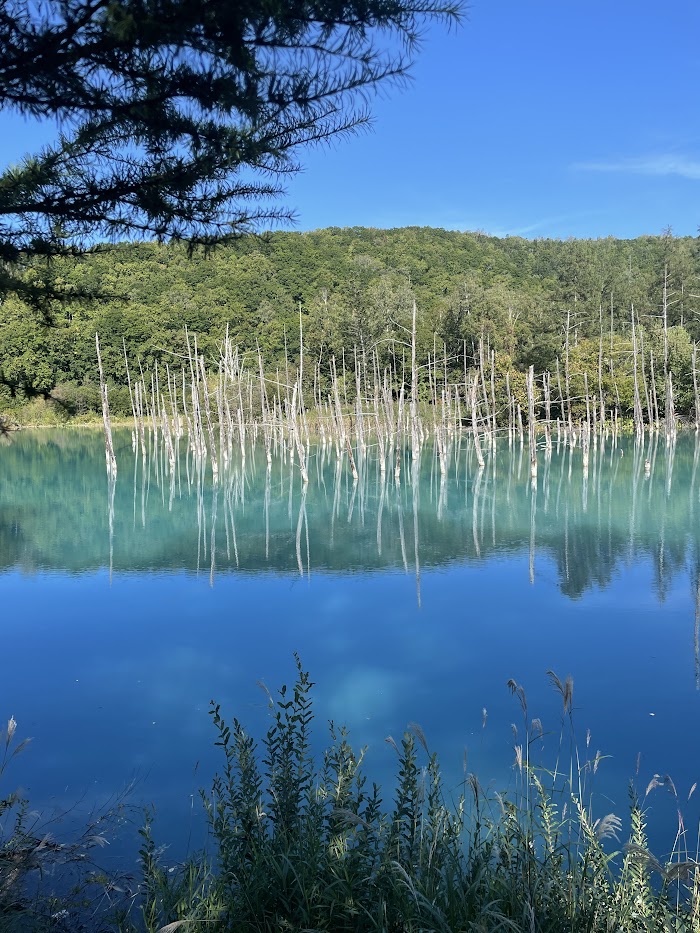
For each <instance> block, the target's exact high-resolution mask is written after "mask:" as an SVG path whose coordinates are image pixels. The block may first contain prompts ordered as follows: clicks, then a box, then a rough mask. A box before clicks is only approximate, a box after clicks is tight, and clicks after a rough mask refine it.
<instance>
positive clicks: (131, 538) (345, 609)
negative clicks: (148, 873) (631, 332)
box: [0, 430, 700, 852]
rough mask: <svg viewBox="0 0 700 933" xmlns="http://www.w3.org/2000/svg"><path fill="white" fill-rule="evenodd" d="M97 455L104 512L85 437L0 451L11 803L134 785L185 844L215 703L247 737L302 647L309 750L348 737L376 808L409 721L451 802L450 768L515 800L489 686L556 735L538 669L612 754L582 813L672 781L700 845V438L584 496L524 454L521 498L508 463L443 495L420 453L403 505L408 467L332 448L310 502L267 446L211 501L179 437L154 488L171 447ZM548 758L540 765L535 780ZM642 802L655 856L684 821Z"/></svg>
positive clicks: (585, 490) (0, 640) (559, 455)
mask: <svg viewBox="0 0 700 933" xmlns="http://www.w3.org/2000/svg"><path fill="white" fill-rule="evenodd" d="M116 443H117V456H118V462H119V476H118V480H117V483H116V488H115V489H114V490H113V499H112V498H111V496H110V490H109V488H108V483H107V479H106V475H105V461H104V446H103V441H102V437H101V435H100V434H99V433H98V432H95V431H87V430H86V431H78V430H73V431H70V432H57V431H51V432H49V431H44V432H39V431H36V432H32V431H25V432H21V433H19V434H17V435H14V436H13V437H12V438H11V439H10V440H9V441H7V440H6V441H5V442H3V443H2V445H1V446H0V593H1V603H0V605H1V606H2V621H1V623H0V644H2V655H1V657H2V662H1V663H2V677H1V678H0V718H1V719H5V718H9V716H10V715H14V717H15V718H16V720H17V722H18V734H19V735H21V736H26V735H31V736H33V742H32V745H31V746H30V748H29V749H27V750H26V751H25V752H24V753H23V755H22V756H20V757H19V758H18V759H17V760H16V761H15V762H13V765H12V768H11V770H10V771H8V773H7V775H6V778H5V781H6V783H8V784H9V783H13V784H21V785H22V786H23V787H24V789H25V791H26V792H27V794H28V796H29V797H30V799H31V801H32V804H33V805H34V806H35V807H37V808H38V809H42V810H46V811H48V812H52V811H55V810H63V809H70V808H72V810H73V812H74V814H76V815H78V816H80V815H81V814H83V813H84V812H87V811H89V810H90V809H91V808H93V807H95V806H102V805H104V804H105V802H106V801H108V800H110V799H111V798H112V797H113V795H114V794H115V793H116V792H119V790H120V789H121V788H123V787H124V785H126V784H127V783H128V782H129V781H130V780H131V779H132V778H136V786H135V788H134V789H133V791H131V795H130V800H131V802H133V803H136V804H141V803H146V802H153V803H154V805H155V807H156V811H157V814H158V822H157V834H158V836H159V837H160V838H161V839H163V840H164V841H170V842H172V844H173V851H176V852H181V851H183V850H184V847H185V846H186V845H187V844H190V845H192V844H197V843H198V842H199V841H201V839H202V838H203V834H204V830H203V821H202V817H201V806H200V804H199V802H198V796H197V792H198V789H199V788H200V787H202V786H206V785H207V784H208V783H209V781H210V778H211V774H212V773H213V770H214V769H215V767H216V766H217V764H218V758H217V753H216V750H215V749H214V747H213V739H214V735H213V730H212V727H211V723H210V721H209V716H208V715H207V710H208V707H209V702H210V700H211V699H212V698H215V699H216V700H217V701H218V702H219V703H221V705H222V708H223V710H224V711H226V712H228V713H230V714H231V715H236V716H238V718H240V719H241V720H242V721H243V722H244V724H246V725H247V727H248V728H249V730H250V731H251V732H254V733H256V734H257V735H262V734H263V730H264V728H265V725H266V722H267V719H266V717H267V709H266V703H267V700H266V696H265V694H264V693H263V691H261V690H260V689H259V687H258V686H256V682H257V681H258V680H262V681H264V682H265V683H266V684H267V685H268V687H270V688H271V689H272V690H274V689H275V688H276V687H278V686H279V685H281V684H282V683H284V682H287V683H289V682H290V681H291V680H292V679H293V677H294V661H293V653H294V652H295V651H296V652H298V653H299V655H300V657H301V660H302V663H303V665H304V667H305V668H306V669H307V670H309V671H310V672H311V674H312V678H313V679H314V680H315V682H316V688H315V691H314V693H315V702H316V724H317V728H316V739H315V741H316V743H317V747H318V748H319V750H320V749H321V748H322V747H323V746H324V742H325V739H326V727H325V722H326V721H327V720H328V719H334V720H335V721H337V722H345V723H347V725H348V726H349V728H350V734H351V739H352V740H353V742H354V743H355V744H356V745H358V746H360V745H365V744H366V745H368V746H369V748H368V754H367V758H366V762H367V771H368V774H369V776H370V778H371V779H375V780H379V781H383V782H384V783H385V784H386V785H387V787H388V788H389V787H390V783H391V776H392V773H393V769H394V764H395V753H394V752H393V751H392V749H391V748H390V747H389V746H388V745H387V744H386V743H385V741H384V739H385V737H386V736H387V735H389V734H392V735H394V736H397V737H398V736H399V735H400V734H401V733H402V731H403V729H404V728H405V726H406V724H407V723H408V722H409V721H415V722H418V723H420V725H421V726H422V728H423V730H424V732H425V733H426V735H427V737H428V740H429V742H430V744H431V746H433V748H435V749H436V750H437V751H438V753H439V755H440V758H441V762H442V764H443V769H444V772H445V775H446V780H447V783H448V786H450V787H455V789H457V788H458V785H459V782H460V780H461V778H462V774H463V767H464V757H465V750H466V761H467V769H468V770H469V771H475V772H476V773H477V774H478V775H479V778H480V780H481V782H482V783H483V784H484V785H490V786H491V787H492V788H494V789H498V790H501V789H504V788H507V787H508V786H509V785H511V784H512V782H513V759H514V755H513V744H514V737H513V732H512V730H511V723H512V722H516V723H517V722H520V721H521V714H520V708H519V705H518V703H517V701H516V700H515V699H514V698H513V697H512V696H510V693H509V691H508V690H507V688H506V681H507V680H508V679H509V678H514V679H515V680H516V681H517V682H518V683H520V684H522V685H523V686H524V687H525V690H526V693H527V699H528V706H529V710H530V712H531V715H533V716H538V717H539V718H540V719H541V720H542V722H543V726H544V730H545V732H546V733H550V732H551V733H554V734H556V735H558V732H559V725H560V714H561V702H560V699H559V697H558V696H557V695H556V693H555V691H553V689H552V687H551V684H550V682H549V679H548V677H547V675H546V671H547V670H549V669H552V670H554V671H556V672H557V673H558V674H559V675H560V676H561V677H562V679H563V677H565V676H566V675H567V674H571V675H572V676H573V678H574V685H575V690H574V707H575V710H574V720H575V724H576V727H577V734H578V736H579V744H580V751H581V757H582V759H585V758H586V756H589V757H592V756H593V755H594V754H595V752H596V750H598V749H600V750H601V751H602V752H603V754H605V755H609V756H610V757H609V758H607V759H606V760H605V761H604V762H603V763H602V764H601V766H600V768H599V770H598V774H597V775H596V777H595V782H596V783H595V792H596V801H595V806H596V807H598V808H599V810H598V815H603V814H604V813H607V812H609V811H611V810H615V811H616V812H618V813H619V814H620V815H621V816H622V817H623V818H624V816H625V812H626V806H627V788H628V782H629V780H630V779H632V778H636V781H637V784H638V786H639V787H640V788H641V789H642V791H643V790H644V788H645V787H646V785H647V783H648V782H649V780H650V778H651V777H652V776H653V774H655V773H658V774H661V775H664V774H667V773H668V774H670V775H671V776H672V778H673V780H674V782H675V785H676V787H677V789H678V794H679V796H680V797H681V799H682V800H683V806H684V812H685V815H686V825H688V826H689V827H696V826H697V823H698V806H697V797H696V796H693V797H692V798H691V800H690V801H689V802H686V797H687V795H688V792H689V790H690V788H691V786H692V785H693V783H694V782H695V781H696V780H698V779H699V778H700V748H699V747H698V742H697V736H698V725H699V724H700V692H698V683H699V678H700V673H699V668H698V650H699V649H698V639H699V632H698V626H699V623H700V617H699V615H698V612H699V595H698V594H699V589H698V587H699V581H700V547H699V540H698V536H699V531H698V529H699V523H698V518H699V511H700V501H699V493H700V480H699V479H698V478H697V476H696V474H697V472H698V460H699V457H698V447H697V445H696V440H695V436H687V437H686V436H681V437H680V438H679V439H678V441H677V443H676V445H675V448H672V449H669V450H667V448H666V446H665V445H664V443H663V440H661V441H660V442H658V443H657V444H654V443H651V444H650V443H649V442H648V441H647V443H646V444H645V445H644V446H637V447H635V444H634V442H633V441H632V440H627V439H624V440H620V441H619V442H618V443H617V444H613V443H612V442H611V441H610V440H608V442H607V443H606V444H605V445H599V446H598V448H597V450H595V451H592V454H591V463H590V467H589V472H588V477H587V478H586V477H584V473H583V468H582V462H581V452H580V450H574V451H573V452H572V451H570V450H568V449H564V448H561V449H559V450H557V449H556V448H555V450H554V451H553V452H552V454H551V457H547V456H546V455H545V452H544V451H541V452H540V461H539V472H538V481H537V489H536V491H535V492H534V493H533V490H532V488H531V484H530V475H529V462H528V453H527V449H526V450H525V451H521V449H520V447H519V446H518V445H517V444H516V445H515V446H514V447H513V448H512V449H510V448H509V447H508V444H507V442H506V441H500V442H499V444H498V447H497V450H496V453H495V455H494V454H493V453H492V454H491V455H490V457H489V459H488V460H487V464H486V468H485V469H484V470H483V471H482V472H481V473H480V472H479V471H478V469H477V466H476V462H475V459H474V455H473V450H472V448H471V446H470V444H469V443H468V442H467V440H466V439H465V440H464V441H463V442H462V444H461V446H460V445H456V446H455V447H454V448H453V450H452V452H451V459H450V470H449V475H448V476H447V477H446V479H445V481H444V483H442V482H441V477H440V472H439V468H438V463H437V459H436V457H435V456H434V453H433V451H432V449H430V448H426V449H425V450H424V453H423V455H422V457H421V462H420V474H419V476H417V477H416V482H415V483H412V482H411V479H412V477H411V466H410V454H409V453H408V452H407V453H406V455H405V457H404V461H403V465H404V469H403V471H402V474H401V483H400V485H399V486H397V485H396V482H395V479H394V474H393V465H392V469H391V470H389V471H388V472H387V474H386V478H385V480H384V481H383V480H382V477H381V473H380V471H379V468H378V464H377V463H376V460H375V459H374V457H373V455H372V454H371V452H370V454H368V456H367V459H366V461H365V462H364V463H361V477H360V482H359V483H358V484H357V485H354V484H353V482H352V477H351V475H350V474H349V471H348V469H347V466H346V465H343V466H342V468H341V469H340V470H338V468H337V464H336V457H335V451H331V450H326V451H323V450H322V449H316V450H314V449H312V451H311V457H310V461H309V473H310V481H309V486H308V490H307V492H306V495H305V496H304V495H303V492H302V485H301V482H300V478H299V475H298V470H297V469H296V468H295V467H294V466H293V464H292V463H291V462H290V459H289V458H286V459H284V458H282V457H278V458H276V459H275V461H274V462H273V465H272V469H271V471H270V474H269V476H268V475H267V471H266V461H265V456H264V451H263V450H256V449H252V450H249V451H248V455H247V457H246V460H245V463H241V462H236V463H234V464H233V465H232V466H231V467H230V468H229V470H228V471H227V472H226V473H225V475H224V476H223V479H222V481H221V482H220V483H219V484H218V486H217V487H213V486H212V483H211V477H210V474H209V472H208V471H207V472H206V474H205V475H204V476H203V477H202V476H199V475H198V472H197V469H196V465H195V464H194V462H193V461H192V460H191V458H189V457H188V454H187V450H186V447H185V444H184V441H183V442H181V450H180V457H179V461H178V465H177V470H176V472H175V474H174V476H173V477H172V480H171V477H170V476H169V475H168V473H167V470H166V469H164V467H165V462H164V458H163V453H162V451H160V452H156V451H152V452H151V455H150V457H149V459H148V460H147V462H146V464H145V465H144V464H143V463H142V462H141V460H140V459H136V460H135V455H134V453H133V452H132V449H131V438H130V435H129V434H128V432H124V433H121V434H117V436H116ZM646 459H648V460H649V461H650V465H651V469H650V471H649V475H646V473H645V468H644V461H645V460H646ZM110 505H111V509H110ZM110 512H111V515H110ZM484 710H486V716H484ZM587 730H590V745H589V748H588V749H586V736H587ZM553 743H554V740H553V739H551V738H548V737H547V736H545V740H544V743H538V747H537V749H533V754H535V753H536V754H537V755H538V756H539V758H540V759H541V760H542V762H543V763H547V761H548V756H550V750H551V748H552V747H553ZM540 745H543V746H544V747H543V748H542V749H540ZM640 753H641V758H639V760H638V756H639V754H640ZM551 757H553V756H551ZM549 763H550V764H551V763H553V762H552V761H551V759H549ZM637 768H638V774H637V773H636V772H637ZM698 796H700V795H698ZM649 805H650V810H651V812H650V821H651V825H652V833H653V840H654V842H655V845H656V848H657V850H658V851H660V852H663V851H664V849H665V848H666V849H670V847H671V846H672V844H673V837H674V834H675V829H676V818H675V803H674V801H673V799H672V798H671V795H670V794H668V793H666V792H665V791H656V792H655V795H652V797H650V799H649ZM693 832H695V830H694V829H693ZM691 841H692V842H693V845H694V840H691ZM114 851H115V852H116V851H119V848H118V847H117V848H116V849H115V850H114Z"/></svg>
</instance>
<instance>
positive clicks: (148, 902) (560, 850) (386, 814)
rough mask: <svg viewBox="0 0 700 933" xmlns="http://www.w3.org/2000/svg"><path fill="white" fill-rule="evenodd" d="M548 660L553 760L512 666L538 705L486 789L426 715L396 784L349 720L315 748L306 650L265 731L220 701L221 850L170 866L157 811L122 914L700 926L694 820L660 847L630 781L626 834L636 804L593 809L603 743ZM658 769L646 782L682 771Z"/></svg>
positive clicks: (452, 924) (218, 924) (376, 924)
mask: <svg viewBox="0 0 700 933" xmlns="http://www.w3.org/2000/svg"><path fill="white" fill-rule="evenodd" d="M550 676H551V678H552V682H553V684H554V686H555V688H556V689H557V690H558V692H559V694H560V696H561V700H562V718H561V731H560V735H559V741H558V746H557V750H556V753H555V755H554V763H553V765H552V767H551V768H549V769H545V768H543V767H541V766H535V765H534V764H533V762H532V760H531V755H530V752H531V748H532V746H533V743H534V742H536V741H538V740H539V739H540V738H541V735H542V726H541V724H540V722H539V720H537V719H532V718H530V715H529V711H528V707H527V698H526V696H525V691H524V690H523V689H522V687H520V686H519V685H518V684H516V683H515V682H513V681H511V682H510V683H509V686H510V688H511V691H512V692H513V693H514V695H515V696H516V698H517V699H518V701H519V703H520V706H521V711H522V716H523V721H522V726H521V727H519V728H518V730H516V734H515V765H514V768H515V772H516V783H515V789H514V791H513V792H511V793H510V794H509V795H499V794H494V795H492V796H489V795H487V794H486V793H485V792H484V790H483V789H482V787H481V785H480V784H479V782H478V780H477V779H476V777H475V776H474V775H471V774H469V775H465V777H464V783H463V787H462V790H461V793H460V794H459V795H458V796H457V798H456V799H451V798H450V797H449V795H448V794H447V793H446V791H445V787H444V785H443V781H442V777H441V773H440V767H439V764H438V760H437V758H436V756H435V755H434V754H431V753H430V751H429V748H428V743H427V741H426V738H425V736H424V735H423V732H422V730H421V729H420V727H418V726H417V725H415V724H410V726H409V728H408V730H407V731H406V733H405V734H404V735H403V737H402V738H401V740H400V741H399V742H395V741H394V740H393V739H390V740H389V741H390V743H391V744H393V745H394V747H395V749H396V752H397V756H398V765H397V778H396V790H395V793H394V795H393V800H390V801H389V800H387V801H385V800H383V799H382V793H381V790H380V788H379V787H378V786H377V785H376V784H372V783H369V781H368V779H367V777H366V775H365V773H364V767H363V765H364V761H363V758H364V752H360V753H356V752H355V751H353V749H352V747H351V746H350V744H349V742H348V737H347V735H346V732H345V730H344V729H342V728H341V729H339V728H337V727H336V726H335V725H334V724H333V723H331V724H330V744H329V747H328V749H327V751H326V752H325V754H324V756H323V759H322V761H320V762H319V763H318V764H317V763H316V761H315V758H314V756H313V755H312V752H311V746H310V732H311V727H312V723H313V706H312V701H311V688H312V686H313V685H312V683H311V681H310V679H309V675H308V674H307V673H306V672H305V671H304V670H303V668H302V666H301V664H300V663H299V660H298V659H297V677H296V683H295V684H294V686H293V687H292V688H291V689H287V688H285V687H282V689H281V690H280V691H279V694H278V695H277V696H276V697H274V698H273V697H272V696H270V706H271V710H270V712H271V721H270V726H269V729H268V730H267V733H266V734H265V736H264V737H263V739H262V741H261V742H260V744H258V743H257V742H256V741H255V740H254V739H253V738H252V737H251V736H249V735H248V734H247V733H246V732H245V730H244V728H243V726H242V724H241V723H240V722H239V721H238V720H237V719H234V720H233V721H232V722H231V723H230V724H229V723H227V722H226V720H225V719H224V718H223V716H222V714H221V710H220V708H219V707H218V706H216V705H213V706H212V709H211V716H212V721H213V725H214V729H215V731H216V736H217V740H216V744H217V745H218V746H219V747H220V749H221V753H222V769H221V771H220V773H219V774H218V775H217V776H216V777H215V779H214V782H213V786H212V789H211V791H210V792H209V793H205V794H203V800H204V805H205V808H206V812H207V816H208V820H209V826H210V831H211V839H212V844H213V845H212V851H211V853H210V855H208V856H206V855H201V856H198V857H193V858H191V859H189V860H188V861H187V862H186V863H185V864H184V865H181V866H180V867H179V868H177V869H176V870H173V869H172V868H171V869H166V868H164V867H163V866H162V865H161V864H160V862H159V860H158V857H157V853H156V848H155V844H154V841H153V837H152V833H151V826H150V822H149V823H147V825H146V827H145V828H144V830H143V831H142V836H143V844H142V848H141V868H142V873H143V881H142V884H141V890H140V896H139V898H138V900H136V901H134V904H133V906H132V909H131V910H130V912H128V913H127V914H124V915H122V916H121V917H119V918H118V921H117V926H118V928H119V929H120V930H121V931H122V933H126V931H129V933H131V931H134V930H140V929H145V930H147V931H148V933H156V931H159V930H160V931H167V933H174V931H175V930H180V931H182V933H184V931H188V930H197V931H201V930H208V931H217V933H218V931H281V930H289V931H292V930H294V931H312V930H328V931H338V933H343V931H358V933H360V931H386V933H399V931H406V933H409V931H411V933H412V931H416V933H417V931H426V930H435V931H467V930H468V931H474V933H478V931H497V930H498V931H500V930H503V931H523V933H526V931H527V933H540V931H541V933H549V931H551V933H562V931H572V933H573V931H575V933H578V931H581V933H583V931H586V933H598V931H601V933H602V931H605V933H613V931H625V933H626V931H629V933H640V931H669V933H670V931H673V933H686V931H687V933H691V931H692V933H697V931H700V874H699V872H698V864H697V861H696V860H695V859H694V858H690V857H689V855H688V853H687V852H685V851H684V848H683V846H684V843H683V839H684V834H683V832H681V831H679V834H678V836H677V844H676V846H675V848H674V853H673V855H672V857H671V859H670V860H669V861H668V862H666V863H665V864H661V863H660V862H659V861H658V860H657V859H656V858H655V857H654V856H653V855H652V854H651V853H650V851H649V847H648V841H647V836H646V830H645V813H644V800H641V801H640V800H639V799H638V797H637V795H636V794H635V793H634V792H631V794H630V806H629V812H630V821H629V826H630V829H629V834H628V841H627V842H626V844H625V845H624V846H620V845H619V843H618V839H617V837H618V835H619V833H620V830H621V826H622V822H621V819H620V818H619V817H618V816H617V815H615V814H603V815H602V816H596V815H595V814H594V812H593V794H592V782H593V778H594V775H595V773H596V771H597V769H598V766H599V764H600V761H601V760H602V756H601V755H600V753H596V754H595V756H593V757H592V758H589V756H588V751H589V749H588V744H589V743H588V742H587V743H586V753H585V755H584V758H583V759H582V758H581V757H580V753H579V750H578V747H577V746H576V744H575V741H574V732H573V713H572V709H573V707H572V699H573V683H572V682H571V679H570V678H568V679H567V680H566V681H564V682H562V681H561V680H560V679H559V678H557V677H556V676H555V675H554V674H551V675H550ZM655 780H656V783H654V782H652V785H653V786H651V785H650V787H649V788H648V789H647V792H652V791H653V790H654V789H655V787H657V786H661V785H663V786H667V784H668V781H669V780H670V779H663V780H662V779H655ZM674 791H675V788H674ZM679 812H680V811H679ZM679 826H682V822H681V823H680V824H679Z"/></svg>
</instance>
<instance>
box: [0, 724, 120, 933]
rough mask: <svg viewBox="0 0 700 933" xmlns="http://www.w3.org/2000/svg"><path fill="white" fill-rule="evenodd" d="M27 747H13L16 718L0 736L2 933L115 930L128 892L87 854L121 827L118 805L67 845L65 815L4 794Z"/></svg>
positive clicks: (14, 794) (14, 793)
mask: <svg viewBox="0 0 700 933" xmlns="http://www.w3.org/2000/svg"><path fill="white" fill-rule="evenodd" d="M30 741H31V740H30V739H28V738H25V739H22V740H19V739H18V737H17V722H16V721H15V719H14V717H11V718H10V719H9V720H8V722H7V726H6V727H5V728H3V729H0V933H49V931H51V933H79V931H88V930H89V931H91V933H97V931H102V930H105V931H106V930H107V929H113V928H114V917H113V910H112V905H113V903H114V902H115V898H119V900H120V901H121V899H122V896H123V895H125V894H126V891H125V889H124V888H123V887H122V886H121V885H120V884H119V882H118V881H117V880H116V878H115V877H114V876H108V875H107V874H105V873H104V872H103V871H101V870H100V869H99V867H98V866H97V865H96V864H95V862H94V860H93V857H92V854H93V850H95V849H101V848H102V847H103V846H104V845H106V844H107V842H108V834H109V831H110V830H112V829H114V824H115V823H116V822H118V821H119V822H120V821H121V818H122V816H123V812H124V804H123V801H122V799H121V797H120V798H117V799H115V800H114V801H113V802H112V805H111V806H109V807H106V808H105V809H104V810H101V811H99V812H97V813H95V814H93V815H92V817H91V818H90V819H89V820H88V821H87V822H81V824H80V828H79V830H78V832H77V834H75V833H72V834H70V836H69V837H68V834H67V833H66V830H65V821H66V818H67V817H68V816H69V814H67V813H58V814H53V815H52V816H50V817H48V818H46V817H43V816H42V815H41V814H39V813H37V812H36V811H34V810H31V809H30V806H29V802H28V801H27V799H26V797H25V796H24V795H23V794H22V793H21V792H20V791H18V790H12V791H8V790H7V789H6V787H5V785H6V781H7V777H8V776H7V770H8V767H9V766H10V764H11V763H12V762H13V760H14V759H15V758H16V757H17V756H18V755H19V754H20V753H21V752H22V751H23V750H24V749H25V748H26V746H27V745H28V744H29V742H30ZM125 793H126V792H125ZM57 837H60V841H58V838H57Z"/></svg>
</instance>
